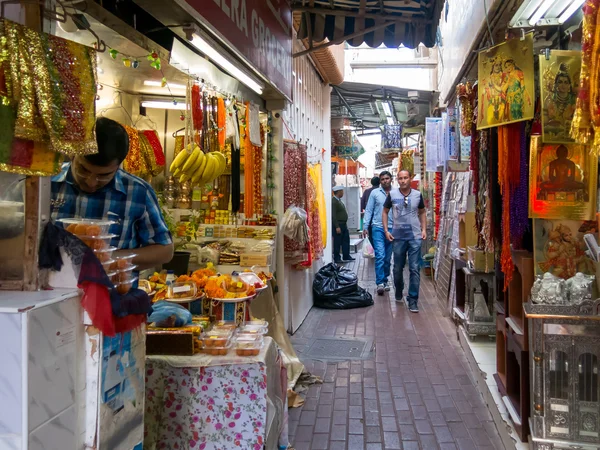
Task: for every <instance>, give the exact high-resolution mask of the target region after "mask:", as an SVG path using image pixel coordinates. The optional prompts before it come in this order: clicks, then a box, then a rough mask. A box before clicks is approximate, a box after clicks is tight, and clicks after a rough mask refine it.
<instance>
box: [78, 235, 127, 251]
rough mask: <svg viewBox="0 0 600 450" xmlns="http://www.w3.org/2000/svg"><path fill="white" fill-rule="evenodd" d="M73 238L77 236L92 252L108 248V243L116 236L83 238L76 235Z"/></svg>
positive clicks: (83, 236)
mask: <svg viewBox="0 0 600 450" xmlns="http://www.w3.org/2000/svg"><path fill="white" fill-rule="evenodd" d="M75 236H77V237H78V238H79V239H80V240H81V241H82V242H83V243H84V244H85V245H87V246H88V247H89V248H91V249H92V250H103V249H105V248H108V247H109V246H110V241H111V240H112V238H114V237H116V236H117V235H116V234H106V235H104V236H85V235H79V234H76V235H75Z"/></svg>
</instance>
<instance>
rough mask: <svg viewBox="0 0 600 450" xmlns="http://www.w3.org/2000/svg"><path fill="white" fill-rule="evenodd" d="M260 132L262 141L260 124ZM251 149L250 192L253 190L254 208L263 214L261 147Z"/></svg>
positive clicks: (262, 134) (254, 146) (262, 132)
mask: <svg viewBox="0 0 600 450" xmlns="http://www.w3.org/2000/svg"><path fill="white" fill-rule="evenodd" d="M260 134H261V136H262V137H263V141H264V135H265V133H264V128H263V126H262V125H260ZM252 150H253V155H252V156H253V161H252V163H253V165H254V171H253V172H252V192H253V203H254V210H255V211H256V212H258V213H259V214H263V212H264V208H263V199H262V181H263V180H262V167H263V148H262V147H261V146H256V145H253V146H252Z"/></svg>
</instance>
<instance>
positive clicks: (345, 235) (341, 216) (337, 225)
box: [331, 186, 354, 264]
mask: <svg viewBox="0 0 600 450" xmlns="http://www.w3.org/2000/svg"><path fill="white" fill-rule="evenodd" d="M343 196H344V186H335V187H334V188H333V198H332V199H331V217H332V222H333V260H334V261H335V262H336V263H338V264H339V263H342V262H350V261H354V258H352V257H351V256H350V232H349V231H348V211H347V210H346V205H344V202H342V197H343ZM340 249H341V250H342V255H343V257H344V259H343V260H342V259H341V258H340Z"/></svg>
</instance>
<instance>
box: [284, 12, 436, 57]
mask: <svg viewBox="0 0 600 450" xmlns="http://www.w3.org/2000/svg"><path fill="white" fill-rule="evenodd" d="M311 3H313V5H311V7H306V2H302V1H301V0H296V1H294V2H293V7H294V10H295V11H300V12H302V21H301V25H300V30H299V31H298V37H299V38H300V39H306V38H309V39H310V36H311V35H312V40H313V42H321V41H324V40H325V39H329V41H336V42H337V41H340V40H345V41H346V42H348V44H350V45H352V46H358V45H361V44H362V43H363V42H364V43H366V44H367V45H368V46H369V47H379V46H380V45H381V44H384V45H385V46H386V47H390V48H397V47H399V46H400V45H404V46H405V47H409V48H416V47H418V46H419V44H421V43H423V44H424V45H425V46H427V47H433V46H434V45H435V42H436V33H437V28H438V23H439V20H440V15H441V11H442V8H443V4H444V2H443V0H332V1H331V0H314V2H311ZM386 23H387V25H386ZM363 30H368V32H367V33H364V34H361V35H357V34H359V33H360V32H361V31H363ZM345 36H348V37H349V38H348V39H343V38H344V37H345Z"/></svg>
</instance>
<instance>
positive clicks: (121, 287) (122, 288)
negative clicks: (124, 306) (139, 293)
mask: <svg viewBox="0 0 600 450" xmlns="http://www.w3.org/2000/svg"><path fill="white" fill-rule="evenodd" d="M136 281H137V277H134V278H132V279H131V280H128V281H124V282H121V283H117V284H116V285H115V287H116V289H117V292H118V293H119V294H121V295H124V294H127V293H128V292H129V290H130V289H131V288H132V287H134V285H135V282H136Z"/></svg>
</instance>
